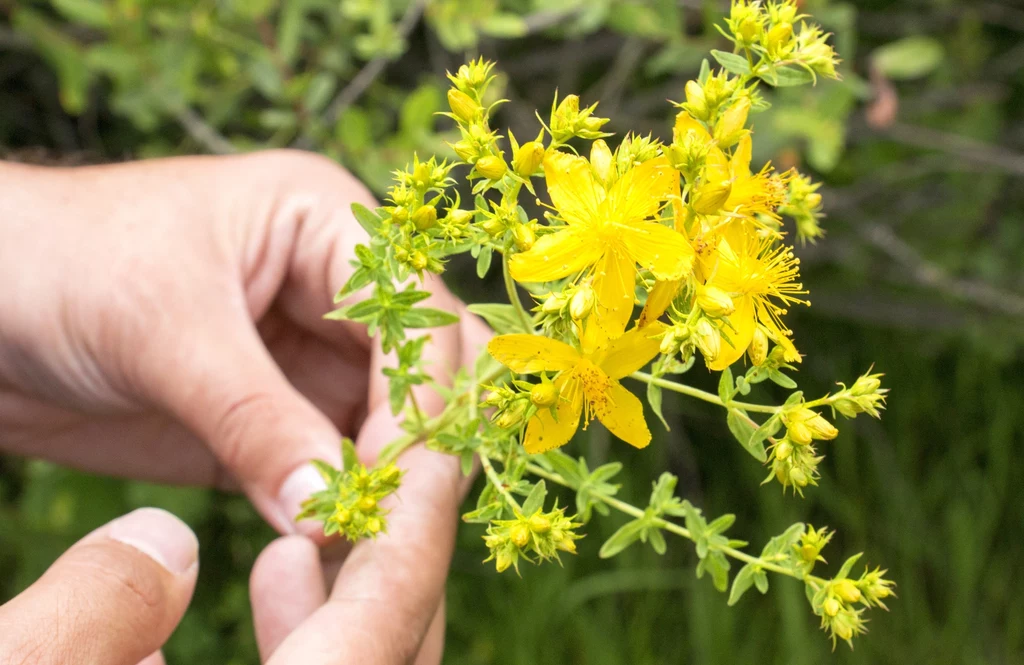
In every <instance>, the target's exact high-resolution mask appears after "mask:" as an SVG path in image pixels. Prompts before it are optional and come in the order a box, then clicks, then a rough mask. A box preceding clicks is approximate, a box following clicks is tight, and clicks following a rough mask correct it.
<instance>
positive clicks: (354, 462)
mask: <svg viewBox="0 0 1024 665" xmlns="http://www.w3.org/2000/svg"><path fill="white" fill-rule="evenodd" d="M341 463H342V464H343V465H344V467H345V470H346V471H347V470H349V469H354V468H356V467H357V466H358V465H359V454H358V453H357V452H356V444H355V443H354V442H353V441H352V439H350V438H348V437H347V436H346V437H343V438H342V439H341Z"/></svg>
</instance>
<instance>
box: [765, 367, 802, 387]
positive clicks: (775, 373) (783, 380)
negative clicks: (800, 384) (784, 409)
mask: <svg viewBox="0 0 1024 665" xmlns="http://www.w3.org/2000/svg"><path fill="white" fill-rule="evenodd" d="M768 378H769V379H771V380H772V382H773V383H775V384H776V385H778V386H781V387H783V388H785V389H786V390H792V389H793V388H796V381H794V380H793V379H791V378H789V377H788V376H786V375H785V374H783V373H782V372H780V371H779V370H777V369H773V370H770V371H769V372H768Z"/></svg>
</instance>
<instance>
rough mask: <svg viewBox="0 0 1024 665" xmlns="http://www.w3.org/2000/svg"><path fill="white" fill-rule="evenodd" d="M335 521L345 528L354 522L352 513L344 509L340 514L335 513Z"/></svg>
mask: <svg viewBox="0 0 1024 665" xmlns="http://www.w3.org/2000/svg"><path fill="white" fill-rule="evenodd" d="M334 521H335V522H337V523H338V524H340V525H342V526H344V525H346V524H348V523H349V522H351V521H352V512H351V511H349V510H346V509H344V508H342V509H341V510H339V511H338V512H336V513H334Z"/></svg>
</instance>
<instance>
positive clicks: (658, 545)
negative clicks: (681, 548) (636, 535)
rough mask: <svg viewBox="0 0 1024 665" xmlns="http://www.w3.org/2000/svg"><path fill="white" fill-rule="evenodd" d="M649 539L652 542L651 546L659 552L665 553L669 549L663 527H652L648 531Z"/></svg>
mask: <svg viewBox="0 0 1024 665" xmlns="http://www.w3.org/2000/svg"><path fill="white" fill-rule="evenodd" d="M647 539H648V540H649V541H650V543H651V547H653V548H654V551H655V552H657V553H658V554H664V553H665V552H667V551H668V545H667V544H666V543H665V535H664V534H663V533H662V532H661V529H658V528H657V527H652V528H651V529H649V530H648V531H647Z"/></svg>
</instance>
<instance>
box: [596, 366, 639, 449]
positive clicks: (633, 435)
mask: <svg viewBox="0 0 1024 665" xmlns="http://www.w3.org/2000/svg"><path fill="white" fill-rule="evenodd" d="M591 407H592V408H593V409H594V413H595V414H596V415H597V419H598V420H600V421H601V424H603V425H604V426H605V427H607V428H608V431H609V432H611V433H612V434H614V435H615V436H617V437H619V438H620V439H622V440H623V441H625V442H626V443H628V444H629V445H631V446H635V447H637V448H645V447H647V444H649V443H650V442H651V431H650V430H649V429H647V421H646V420H645V419H644V405H643V404H641V403H640V400H639V399H637V397H636V395H634V394H633V393H631V392H629V391H628V390H626V388H624V387H623V385H622V384H621V383H619V382H618V381H612V382H611V385H610V386H609V387H608V390H607V391H605V395H604V399H603V400H601V401H600V402H593V403H592V404H591Z"/></svg>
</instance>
